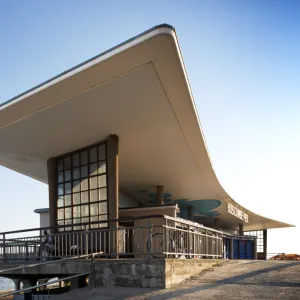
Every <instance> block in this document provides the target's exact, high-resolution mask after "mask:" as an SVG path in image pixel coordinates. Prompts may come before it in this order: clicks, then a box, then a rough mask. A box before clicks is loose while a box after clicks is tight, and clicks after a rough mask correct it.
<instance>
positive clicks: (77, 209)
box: [57, 144, 108, 231]
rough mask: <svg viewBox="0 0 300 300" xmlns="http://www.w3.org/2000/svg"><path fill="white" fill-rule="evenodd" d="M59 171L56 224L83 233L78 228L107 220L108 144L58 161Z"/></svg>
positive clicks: (100, 225)
mask: <svg viewBox="0 0 300 300" xmlns="http://www.w3.org/2000/svg"><path fill="white" fill-rule="evenodd" d="M57 170H58V176H57V181H58V182H57V188H58V189H57V195H58V197H57V222H58V225H70V226H68V227H65V229H60V230H61V231H63V230H80V229H83V228H82V226H80V225H76V224H80V223H89V222H94V221H105V220H107V213H108V207H107V206H108V202H107V176H106V144H101V145H97V146H91V147H89V148H88V149H83V150H80V151H76V152H74V153H71V154H68V155H65V156H63V157H59V158H58V159H57ZM88 227H90V228H98V227H107V223H101V224H91V225H90V226H88Z"/></svg>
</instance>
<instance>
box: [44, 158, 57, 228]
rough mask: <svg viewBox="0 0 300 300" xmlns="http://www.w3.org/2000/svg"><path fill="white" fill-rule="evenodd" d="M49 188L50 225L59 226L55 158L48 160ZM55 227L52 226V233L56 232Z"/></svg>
mask: <svg viewBox="0 0 300 300" xmlns="http://www.w3.org/2000/svg"><path fill="white" fill-rule="evenodd" d="M47 173H48V189H49V215H50V226H51V227H56V226H57V176H58V175H57V162H56V159H55V158H50V159H49V160H48V161H47ZM55 231H56V230H55V228H51V230H50V233H52V234H53V233H55Z"/></svg>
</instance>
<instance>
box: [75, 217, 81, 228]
mask: <svg viewBox="0 0 300 300" xmlns="http://www.w3.org/2000/svg"><path fill="white" fill-rule="evenodd" d="M80 223H81V218H76V219H73V224H80ZM80 229H81V226H74V230H80Z"/></svg>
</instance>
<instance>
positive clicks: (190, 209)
mask: <svg viewBox="0 0 300 300" xmlns="http://www.w3.org/2000/svg"><path fill="white" fill-rule="evenodd" d="M188 219H189V220H190V221H193V208H192V207H191V206H189V207H188Z"/></svg>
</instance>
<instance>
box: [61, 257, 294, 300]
mask: <svg viewBox="0 0 300 300" xmlns="http://www.w3.org/2000/svg"><path fill="white" fill-rule="evenodd" d="M187 297H188V298H189V299H216V300H221V299H222V300H229V299H230V300H232V299H262V300H263V299H284V300H286V299H300V262H296V261H295V262H293V261H289V262H284V261H264V262H263V261H255V262H237V263H234V262H231V263H228V264H225V265H223V266H222V267H217V268H214V269H213V270H211V271H209V272H203V273H202V274H200V275H197V276H193V277H192V278H190V279H189V280H186V281H185V282H183V283H182V284H180V285H177V286H175V287H173V288H171V289H167V290H153V289H141V288H139V289H135V288H122V287H113V288H105V287H101V288H97V289H94V290H89V289H87V288H85V289H80V290H76V291H73V292H71V293H68V294H65V295H64V296H62V297H61V300H68V299H74V300H77V299H90V300H96V299H97V300H110V299H113V300H115V299H120V300H121V299H127V300H145V299H149V300H150V299H151V300H163V299H187Z"/></svg>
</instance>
